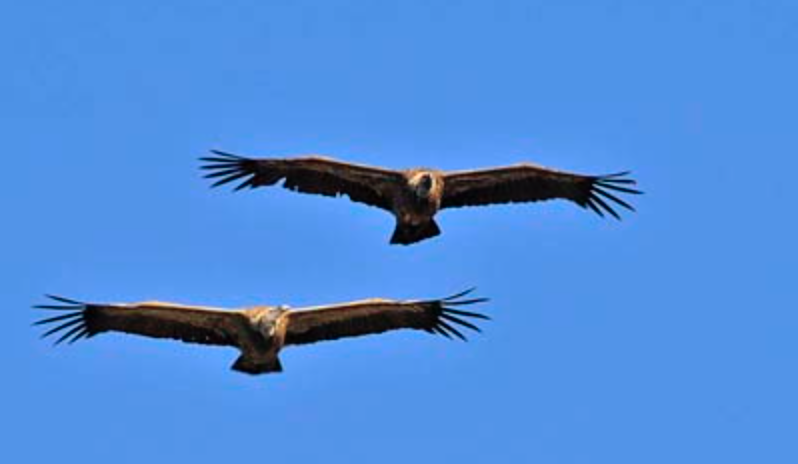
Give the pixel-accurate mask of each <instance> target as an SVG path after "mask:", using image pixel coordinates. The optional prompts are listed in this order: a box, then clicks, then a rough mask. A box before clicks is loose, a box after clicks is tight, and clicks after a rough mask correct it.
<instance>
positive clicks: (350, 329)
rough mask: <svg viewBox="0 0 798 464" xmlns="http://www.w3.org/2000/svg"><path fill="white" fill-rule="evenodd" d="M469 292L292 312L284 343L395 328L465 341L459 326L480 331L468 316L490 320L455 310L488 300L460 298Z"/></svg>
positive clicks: (299, 342)
mask: <svg viewBox="0 0 798 464" xmlns="http://www.w3.org/2000/svg"><path fill="white" fill-rule="evenodd" d="M470 291H471V290H469V291H466V292H462V293H458V294H457V295H452V296H450V297H448V298H442V299H439V300H419V301H396V300H384V299H373V300H363V301H355V302H352V303H345V304H339V305H331V306H324V307H319V308H315V309H308V310H300V311H293V312H290V313H288V315H287V317H288V323H287V328H286V337H285V344H286V345H298V344H305V343H315V342H319V341H324V340H335V339H338V338H344V337H357V336H363V335H372V334H378V333H382V332H387V331H389V330H397V329H418V330H424V331H426V332H430V333H436V334H440V335H443V336H445V337H448V338H451V336H452V335H454V336H456V337H458V338H461V339H463V340H465V336H464V335H463V334H462V333H461V332H460V329H458V326H459V327H466V328H469V329H471V330H475V331H477V332H479V331H480V330H479V327H477V326H476V325H474V324H473V323H471V322H469V321H468V319H469V318H475V319H489V318H488V316H485V315H483V314H480V313H475V312H469V311H463V310H460V309H457V308H458V307H460V306H466V305H471V304H475V303H482V302H484V301H487V298H471V299H463V298H462V297H463V296H465V295H467V294H468V293H469V292H470Z"/></svg>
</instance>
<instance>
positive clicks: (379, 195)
mask: <svg viewBox="0 0 798 464" xmlns="http://www.w3.org/2000/svg"><path fill="white" fill-rule="evenodd" d="M211 152H212V153H213V154H214V155H215V156H210V157H205V158H201V160H202V161H205V162H207V163H208V164H205V165H203V166H202V169H205V170H208V171H210V172H209V173H208V174H206V175H205V177H207V178H212V179H216V178H218V179H217V180H216V182H215V183H214V184H213V187H217V186H219V185H223V184H227V183H229V182H234V181H237V180H239V179H240V180H242V182H241V183H239V184H238V185H237V186H236V187H235V190H240V189H243V188H255V187H265V186H271V185H275V184H276V183H278V182H279V181H281V180H283V179H284V180H285V181H284V182H283V184H282V186H283V188H286V189H289V190H294V191H297V192H301V193H311V194H317V195H325V196H331V197H336V196H340V195H347V196H348V197H349V198H351V199H352V201H356V202H359V203H365V204H367V205H370V206H376V207H378V208H382V209H386V210H389V211H390V210H391V207H392V202H391V198H392V193H393V192H394V191H395V190H396V189H397V188H398V187H399V186H400V185H401V183H402V182H404V176H403V175H402V173H401V172H400V171H394V170H390V169H382V168H377V167H372V166H365V165H360V164H353V163H346V162H343V161H337V160H334V159H330V158H325V157H321V156H303V157H297V158H258V159H253V158H245V157H242V156H238V155H234V154H232V153H226V152H223V151H218V150H212V151H211Z"/></svg>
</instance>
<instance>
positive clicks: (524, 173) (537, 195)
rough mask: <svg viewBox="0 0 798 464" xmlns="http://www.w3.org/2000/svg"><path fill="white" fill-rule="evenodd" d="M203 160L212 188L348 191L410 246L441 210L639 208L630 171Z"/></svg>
mask: <svg viewBox="0 0 798 464" xmlns="http://www.w3.org/2000/svg"><path fill="white" fill-rule="evenodd" d="M212 153H213V154H214V155H215V156H210V157H205V158H201V159H202V160H203V161H205V162H207V164H205V165H203V166H202V169H206V170H209V171H210V172H209V173H208V174H207V175H206V176H205V177H208V178H212V179H216V181H215V183H214V184H213V186H214V187H216V186H219V185H224V184H227V183H230V182H235V181H240V183H239V184H238V185H237V186H236V187H235V190H241V189H243V188H255V187H265V186H271V185H275V184H277V183H278V182H280V181H283V184H282V186H283V187H284V188H287V189H289V190H294V191H297V192H302V193H313V194H319V195H326V196H333V197H337V196H341V195H346V196H348V197H349V198H350V199H352V200H353V201H356V202H359V203H365V204H367V205H370V206H376V207H378V208H382V209H384V210H387V211H389V212H391V213H392V214H393V215H394V216H395V217H396V228H395V230H394V233H393V236H392V237H391V243H392V244H402V245H409V244H412V243H416V242H419V241H421V240H425V239H427V238H431V237H434V236H436V235H439V234H440V229H439V228H438V225H437V224H436V223H435V219H434V217H435V215H436V214H437V213H438V211H440V210H441V209H443V208H459V207H463V206H483V205H492V204H500V203H523V202H535V201H543V200H551V199H556V198H561V199H565V200H570V201H572V202H574V203H576V204H577V205H579V206H581V207H583V208H589V209H591V210H593V211H594V212H595V213H596V214H598V215H599V216H604V215H605V214H609V215H611V216H613V217H615V218H616V219H620V218H621V217H620V215H619V214H618V212H617V211H616V210H615V207H617V206H620V207H622V208H625V209H628V210H630V211H634V207H633V206H632V205H631V204H629V203H628V202H626V201H625V200H623V199H621V198H620V197H619V194H640V193H642V192H640V191H639V190H636V189H634V188H632V187H631V186H633V185H635V181H634V180H632V179H629V178H627V177H626V176H627V175H628V174H629V172H628V171H627V172H620V173H617V174H609V175H601V176H589V175H581V174H574V173H569V172H564V171H557V170H554V169H548V168H544V167H542V166H537V165H534V164H530V163H522V164H518V165H515V166H508V167H500V168H490V169H477V170H469V171H453V172H443V171H439V170H435V169H422V168H418V169H407V170H391V169H383V168H376V167H370V166H364V165H359V164H353V163H346V162H343V161H337V160H333V159H330V158H324V157H319V156H304V157H297V158H260V159H252V158H245V157H242V156H238V155H234V154H231V153H226V152H222V151H217V150H213V151H212Z"/></svg>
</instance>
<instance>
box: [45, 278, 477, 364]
mask: <svg viewBox="0 0 798 464" xmlns="http://www.w3.org/2000/svg"><path fill="white" fill-rule="evenodd" d="M472 290H473V289H471V290H467V291H465V292H461V293H458V294H456V295H452V296H450V297H447V298H442V299H437V300H414V301H397V300H386V299H382V298H377V299H369V300H361V301H353V302H349V303H341V304H334V305H328V306H314V307H308V308H301V309H296V310H294V309H288V307H287V306H253V307H248V308H242V309H239V310H234V311H230V310H224V309H222V308H212V307H203V306H185V305H180V304H174V303H163V302H157V301H147V302H142V303H120V304H102V303H83V302H80V301H75V300H71V299H68V298H63V297H60V296H52V295H48V297H49V298H51V299H52V300H54V303H51V304H45V305H39V306H34V307H35V308H39V309H46V310H55V311H64V314H59V315H56V316H53V317H48V318H45V319H41V320H39V321H36V322H35V323H34V324H35V325H47V326H48V327H47V328H48V330H47V331H46V332H45V333H44V334H43V335H42V337H43V338H44V337H47V336H50V335H52V336H57V337H59V338H58V339H57V340H56V344H59V343H61V342H64V341H68V342H69V343H73V342H75V341H77V340H80V339H81V338H89V337H93V336H95V335H97V334H100V333H103V332H126V333H130V334H137V335H144V336H146V337H154V338H172V339H176V340H180V341H183V342H188V343H199V344H204V345H223V346H233V347H236V348H238V349H239V350H240V351H241V355H240V356H239V357H238V359H236V361H235V363H234V364H233V366H232V368H233V369H234V370H236V371H240V372H245V373H248V374H265V373H270V372H282V366H281V365H280V359H279V357H278V355H279V353H280V350H281V349H282V348H283V347H284V346H289V345H304V344H307V343H316V342H321V341H325V340H336V339H339V338H345V337H358V336H362V335H371V334H378V333H382V332H387V331H389V330H397V329H418V330H423V331H425V332H429V333H432V334H439V335H443V336H445V337H447V338H452V336H455V337H458V338H460V339H462V340H465V339H466V337H465V335H463V333H462V332H461V330H462V328H463V327H465V328H468V329H471V330H475V331H477V332H479V331H480V330H479V327H477V326H476V325H474V324H473V323H472V322H469V320H468V319H469V318H475V319H489V318H488V316H485V315H483V314H480V313H475V312H469V311H463V310H461V309H458V308H459V307H461V306H467V305H471V304H475V303H482V302H485V301H487V298H464V297H465V296H466V295H468V294H469V293H470V292H471V291H472Z"/></svg>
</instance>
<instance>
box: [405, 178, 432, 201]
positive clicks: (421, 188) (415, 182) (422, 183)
mask: <svg viewBox="0 0 798 464" xmlns="http://www.w3.org/2000/svg"><path fill="white" fill-rule="evenodd" d="M410 184H411V186H412V187H413V191H415V192H416V195H418V196H419V197H421V198H426V197H428V196H429V194H430V191H432V188H433V187H434V186H435V177H434V176H433V175H432V174H431V173H429V172H420V173H418V174H416V175H415V176H413V177H412V178H411V179H410Z"/></svg>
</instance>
